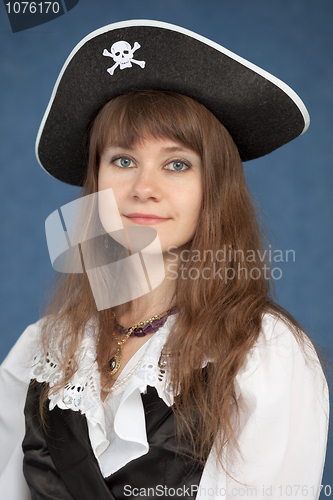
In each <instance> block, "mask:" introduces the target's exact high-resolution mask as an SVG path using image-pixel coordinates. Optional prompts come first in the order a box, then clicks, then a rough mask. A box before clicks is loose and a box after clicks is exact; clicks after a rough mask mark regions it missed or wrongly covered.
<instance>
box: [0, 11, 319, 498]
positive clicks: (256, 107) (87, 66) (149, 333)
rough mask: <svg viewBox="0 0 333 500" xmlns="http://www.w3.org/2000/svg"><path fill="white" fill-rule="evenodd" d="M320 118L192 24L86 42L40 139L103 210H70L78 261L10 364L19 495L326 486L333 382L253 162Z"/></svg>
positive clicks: (10, 488) (114, 29)
mask: <svg viewBox="0 0 333 500" xmlns="http://www.w3.org/2000/svg"><path fill="white" fill-rule="evenodd" d="M139 49H140V50H139ZM110 59H112V60H113V61H111V63H110ZM210 69H211V71H210ZM307 126H308V115H307V111H306V109H305V107H304V105H303V103H302V102H301V101H300V99H299V98H298V96H296V94H294V93H293V91H292V90H291V89H289V87H287V86H286V85H285V84H283V83H282V82H280V81H278V80H277V79H275V78H274V77H272V76H271V75H268V74H267V73H265V72H264V71H263V70H260V69H259V68H256V67H255V66H253V65H251V64H250V63H248V62H247V61H244V60H242V59H241V58H239V57H238V56H235V55H234V54H231V53H230V52H228V51H227V50H226V49H224V48H222V47H220V46H217V45H216V44H214V43H213V42H210V41H208V40H206V39H203V38H202V37H200V36H198V35H196V34H194V33H191V32H188V31H186V30H183V29H182V28H178V27H175V26H171V25H167V24H165V23H158V22H153V21H132V22H131V21H129V22H125V23H118V24H115V25H110V26H106V27H105V28H102V29H100V30H98V31H96V32H94V33H92V34H91V35H89V36H88V37H87V38H86V39H84V40H83V41H82V42H80V44H79V45H78V46H77V47H76V48H75V49H74V51H73V52H72V53H71V55H70V56H69V58H68V60H67V61H66V63H65V66H64V68H63V70H62V72H61V74H60V76H59V79H58V81H57V84H56V87H55V90H54V92H53V95H52V98H51V101H50V104H49V106H48V109H47V112H46V114H45V117H44V119H43V122H42V125H41V129H40V132H39V134H38V139H37V155H38V158H39V161H40V163H41V165H42V166H43V168H45V169H46V170H47V171H48V172H49V173H50V174H51V175H53V176H54V177H56V178H58V179H61V180H63V181H65V182H69V183H71V184H78V185H83V196H84V198H82V200H88V201H89V213H88V215H89V216H88V215H87V213H86V212H85V210H86V206H85V202H84V201H83V202H82V204H81V205H80V207H81V208H82V206H84V209H82V210H83V214H82V213H81V212H80V214H79V216H78V217H76V218H75V217H74V218H72V219H71V218H70V217H69V216H68V213H69V212H68V210H67V211H66V209H65V208H64V207H62V216H63V218H64V221H65V224H66V227H67V237H68V241H69V243H70V244H68V243H67V247H66V246H65V247H64V248H67V250H66V251H63V252H62V254H61V252H60V251H59V247H57V252H55V253H54V252H53V254H52V255H53V257H52V255H51V258H52V261H53V265H54V266H55V268H57V267H58V269H59V270H60V271H62V272H63V273H67V274H63V275H61V277H60V278H61V279H60V283H59V285H58V288H57V291H56V296H55V299H54V300H53V302H52V303H51V304H50V307H49V308H48V310H47V313H46V314H45V316H44V317H43V318H42V319H41V320H40V321H39V322H38V323H37V324H36V325H32V326H30V327H29V328H28V329H27V330H26V331H25V332H24V333H23V335H22V337H21V338H20V340H19V341H18V344H17V345H16V346H15V347H14V349H13V350H12V352H11V353H10V355H9V357H8V358H7V360H6V361H5V362H4V365H3V368H2V374H1V376H2V379H1V381H2V383H3V386H4V389H3V394H4V396H3V401H4V403H5V406H6V408H9V411H8V412H7V414H6V417H4V421H5V422H6V424H5V425H6V426H7V427H6V428H5V429H6V432H5V434H6V439H7V442H8V445H7V443H6V442H5V447H6V449H8V455H7V456H6V460H7V461H8V463H7V468H5V471H4V476H3V477H4V478H5V479H4V480H3V485H4V488H6V489H5V490H2V491H6V495H7V496H6V498H20V499H22V498H29V494H28V489H27V488H28V487H29V489H30V492H31V495H32V498H36V499H37V498H38V499H46V498H59V499H60V498H61V499H73V498H75V499H76V498H80V499H84V498H87V499H88V498H89V499H90V498H98V499H99V498H101V499H104V498H105V499H113V498H116V499H119V498H136V497H138V496H140V497H150V498H167V497H170V496H180V497H181V496H184V497H188V498H211V497H212V498H219V497H222V498H227V499H230V498H241V497H244V496H246V495H252V496H254V497H255V498H266V497H269V496H270V497H273V498H278V497H282V498H284V497H286V496H288V497H291V498H298V496H297V495H299V488H296V487H295V485H300V488H301V489H302V492H303V493H302V494H305V491H306V494H307V498H313V499H314V498H318V496H319V484H320V480H321V476H322V471H323V464H324V457H325V448H326V439H327V421H328V396H327V385H326V381H325V378H324V376H323V373H322V369H321V366H320V363H319V361H318V358H317V356H316V353H315V350H314V348H313V346H312V344H311V342H310V341H309V339H308V338H307V337H306V336H305V334H304V333H303V332H301V330H300V328H299V326H298V324H297V323H296V321H295V320H294V319H293V318H292V317H291V316H290V315H289V314H288V313H287V312H285V311H283V310H282V309H281V308H280V307H279V306H277V305H276V304H275V303H274V302H273V301H272V299H271V298H270V294H269V284H270V282H269V274H268V275H267V270H268V269H269V268H268V265H267V264H268V263H264V262H262V260H261V259H262V255H264V247H263V243H262V239H261V236H260V231H259V227H258V223H257V221H256V216H255V210H254V208H253V203H252V201H251V198H250V195H249V192H248V190H247V187H246V183H245V180H244V175H243V170H242V164H241V158H242V159H243V160H247V159H252V158H256V157H258V156H261V155H263V154H267V153H268V152H270V151H273V150H274V149H276V148H277V147H279V146H281V145H283V144H284V143H286V142H288V141H289V140H291V139H293V138H295V137H297V136H298V135H299V134H300V133H302V132H303V131H305V130H306V128H307ZM84 138H85V141H86V144H87V147H86V148H84V147H83V144H84V143H83V141H84ZM87 165H88V166H87ZM103 193H108V196H109V198H106V200H107V201H106V202H105V203H104V202H103V200H104V194H103ZM105 196H106V195H105ZM90 201H92V209H91V208H90ZM103 203H104V204H103ZM110 207H111V208H110ZM115 207H116V209H117V210H114V208H115ZM67 209H68V207H67ZM91 210H94V212H93V214H91ZM72 212H73V210H72ZM72 212H71V213H72ZM117 212H118V213H117ZM68 217H69V218H68ZM52 220H58V219H52ZM73 221H74V222H76V224H73ZM74 226H75V228H74V229H72V228H73V227H74ZM91 226H92V229H91ZM153 230H155V231H153ZM75 231H76V232H77V233H75ZM87 231H92V232H91V233H90V234H89V233H87ZM77 234H79V236H77ZM82 235H84V236H82ZM87 235H89V236H87ZM156 236H157V237H158V238H156ZM75 238H76V239H75ZM74 242H76V243H79V245H74ZM57 244H59V243H58V242H57ZM147 249H148V250H147ZM51 253H52V252H51V250H50V254H51ZM68 255H69V257H68ZM73 255H74V259H78V260H74V261H73V259H72V257H73ZM160 257H161V258H162V262H163V264H164V272H165V276H164V275H163V278H164V279H161V275H160V266H159V264H160V262H161V259H160ZM57 259H58V260H57ZM80 263H81V267H80ZM71 266H72V267H71ZM110 270H111V271H112V272H111V274H108V273H110ZM115 270H116V271H115ZM140 273H141V274H140ZM163 274H164V273H163ZM110 276H111V277H110ZM143 281H144V285H142V282H143ZM119 297H121V299H119ZM30 381H31V382H30ZM28 386H29V387H28ZM25 397H26V402H25V421H26V424H25V430H24V426H23V418H22V414H21V413H20V410H19V409H18V406H19V404H21V406H22V404H23V401H24V399H25ZM18 401H19V403H18ZM13 424H14V425H13ZM7 429H10V432H8V430H7ZM10 433H11V434H10ZM22 439H23V453H24V458H23V457H22V452H21V449H20V447H21V441H22ZM22 461H23V471H24V477H25V481H26V483H24V480H23V478H22V480H20V481H17V480H16V479H15V481H16V482H15V484H14V483H13V481H12V479H13V475H14V477H15V478H16V477H17V475H18V471H17V464H18V463H22ZM8 478H11V481H10V479H8ZM9 481H10V482H9ZM0 484H1V483H0ZM27 485H28V486H27ZM1 486H2V484H1Z"/></svg>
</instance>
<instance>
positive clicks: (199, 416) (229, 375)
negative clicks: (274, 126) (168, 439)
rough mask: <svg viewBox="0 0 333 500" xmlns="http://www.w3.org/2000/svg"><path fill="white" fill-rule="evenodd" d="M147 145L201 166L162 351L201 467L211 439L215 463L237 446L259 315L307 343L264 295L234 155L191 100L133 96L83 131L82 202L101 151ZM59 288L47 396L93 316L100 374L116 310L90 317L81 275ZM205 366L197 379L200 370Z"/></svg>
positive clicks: (257, 239)
mask: <svg viewBox="0 0 333 500" xmlns="http://www.w3.org/2000/svg"><path fill="white" fill-rule="evenodd" d="M149 137H154V138H168V139H171V140H175V141H178V142H180V143H182V144H184V145H185V146H186V147H188V148H190V149H192V150H193V151H195V152H196V153H197V154H198V155H199V156H200V158H201V160H202V165H203V169H202V171H203V174H202V175H203V178H202V183H203V200H202V208H201V213H200V217H199V221H198V225H197V229H196V233H195V235H194V237H193V239H192V240H191V241H190V242H189V243H188V245H187V254H186V260H184V261H182V265H183V270H184V272H183V274H182V275H179V276H178V278H177V282H176V292H175V297H176V303H177V307H178V310H179V313H178V315H177V317H176V320H175V323H174V325H173V327H172V329H171V332H170V335H169V338H168V341H167V345H166V346H165V348H164V350H165V352H167V354H168V355H169V356H170V357H169V358H168V359H169V365H168V366H169V367H170V371H171V375H170V376H171V384H172V387H173V388H174V391H175V393H179V397H177V398H176V400H175V404H174V410H175V413H176V415H177V416H178V424H179V426H180V430H181V432H182V433H185V434H186V436H188V438H189V439H190V440H191V442H192V444H193V449H194V451H195V453H196V455H197V456H199V457H200V458H202V459H203V458H204V457H206V456H207V454H208V452H209V450H210V448H211V446H212V439H213V438H215V437H216V436H219V439H218V441H217V448H218V450H217V451H218V453H219V456H220V457H221V456H222V449H223V448H224V446H225V445H226V444H227V443H228V444H229V445H230V447H231V449H234V450H235V449H236V448H237V439H236V429H235V420H234V418H235V417H234V416H232V414H231V412H232V410H231V407H232V405H230V403H234V405H233V406H234V407H235V405H236V408H237V399H236V395H235V391H234V382H235V376H236V375H237V373H238V371H239V370H240V368H241V366H242V365H243V363H244V361H245V358H246V356H247V354H248V353H249V350H250V349H251V347H253V345H254V344H255V342H256V340H257V339H258V336H259V333H260V329H261V324H262V318H263V315H264V313H265V312H267V311H270V312H273V313H274V314H276V315H279V316H282V317H283V318H284V319H285V320H286V321H287V322H288V323H289V324H290V325H291V326H292V330H293V332H294V335H295V337H296V338H297V340H298V341H299V342H300V343H303V342H305V341H306V337H305V336H304V335H302V333H301V331H300V328H299V326H298V324H297V323H296V321H295V320H294V319H293V318H292V317H291V316H290V315H289V314H288V313H287V312H286V311H284V310H282V308H280V307H279V306H277V305H276V304H275V303H274V302H273V300H272V298H271V296H270V280H269V279H267V274H265V273H264V272H263V271H264V266H266V269H268V268H269V263H268V262H267V261H264V262H263V256H264V255H265V246H264V242H263V238H262V235H261V231H260V226H259V223H258V218H257V213H256V209H255V207H254V204H253V201H252V199H251V196H250V193H249V191H248V188H247V185H246V182H245V178H244V172H243V167H242V163H241V161H240V157H239V153H238V150H237V148H236V146H235V144H234V142H233V140H232V138H231V137H230V135H229V133H228V132H227V130H226V129H225V128H224V127H223V125H221V123H220V122H219V121H218V120H217V119H216V118H215V116H214V115H213V114H212V113H210V112H209V111H208V110H207V109H206V108H205V107H204V106H202V105H201V104H199V103H198V102H196V101H194V100H192V99H190V98H189V97H186V96H183V95H180V94H175V93H172V92H159V91H137V92H132V93H129V94H126V95H122V96H119V97H117V98H115V99H114V100H112V101H110V102H109V103H107V104H106V105H105V106H104V107H103V109H102V110H101V111H100V113H99V114H98V115H97V117H96V119H95V120H94V121H93V123H92V125H91V127H90V128H89V130H88V132H87V141H88V144H89V147H88V159H87V160H88V168H87V176H86V181H85V184H84V188H83V195H88V194H91V193H94V192H96V191H97V185H98V184H97V181H98V167H99V161H100V155H101V153H102V151H103V149H104V148H105V146H107V145H110V144H112V143H114V144H116V145H117V146H124V147H131V146H132V145H133V144H134V143H135V142H136V141H140V140H142V139H143V138H149ZM249 255H250V256H251V258H247V257H248V256H249ZM184 275H185V276H186V278H185V279H184V278H182V276H183V277H184ZM207 276H209V279H207ZM194 278H195V279H194ZM58 285H59V286H58V288H57V289H56V294H55V296H53V299H52V301H51V305H50V307H49V308H48V310H47V314H48V316H47V318H46V320H45V322H44V326H43V338H44V345H45V348H47V345H48V342H49V339H50V338H51V337H54V336H58V337H57V338H58V340H59V342H58V345H62V346H65V347H64V348H63V349H62V352H60V353H59V362H60V363H61V365H62V367H63V378H62V379H61V380H60V381H59V383H58V384H57V386H56V388H55V389H57V388H59V387H63V386H64V385H65V384H66V383H67V382H68V381H69V380H70V378H71V376H72V375H73V373H74V372H75V370H76V369H77V362H76V353H77V351H78V348H79V346H80V341H81V339H82V336H83V333H84V328H85V325H86V323H87V321H88V320H89V319H90V318H91V317H95V318H96V319H97V322H98V328H99V336H98V340H97V360H98V363H99V366H100V369H101V370H102V367H103V364H104V361H105V359H106V358H107V356H108V355H109V354H110V349H111V346H110V331H112V328H113V321H114V319H113V313H114V310H111V309H107V310H102V311H97V310H96V306H95V303H94V300H93V297H92V293H91V290H90V286H89V282H88V280H87V277H86V275H84V274H83V275H61V276H60V278H59V284H58ZM60 326H61V327H60ZM180 353H181V355H180ZM207 359H209V360H210V362H209V363H208V364H207V366H206V368H205V372H204V380H203V372H202V370H201V369H200V368H201V367H202V366H204V365H205V363H206V361H207ZM69 361H71V362H70V364H69ZM68 367H69V368H68ZM44 398H46V394H45V395H44Z"/></svg>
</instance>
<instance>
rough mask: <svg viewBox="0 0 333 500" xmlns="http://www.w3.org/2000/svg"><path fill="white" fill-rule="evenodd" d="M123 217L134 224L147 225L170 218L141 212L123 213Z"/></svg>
mask: <svg viewBox="0 0 333 500" xmlns="http://www.w3.org/2000/svg"><path fill="white" fill-rule="evenodd" d="M125 217H126V218H127V219H129V220H131V221H132V222H134V223H135V224H143V225H147V226H149V225H154V224H160V223H161V222H165V221H167V220H170V219H169V218H165V217H160V216H159V215H155V214H141V213H137V212H134V213H131V214H128V215H125Z"/></svg>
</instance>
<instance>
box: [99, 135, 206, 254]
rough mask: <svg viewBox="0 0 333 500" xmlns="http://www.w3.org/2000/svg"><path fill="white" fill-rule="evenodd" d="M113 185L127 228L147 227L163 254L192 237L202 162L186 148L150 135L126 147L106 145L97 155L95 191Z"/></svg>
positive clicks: (199, 198) (199, 196)
mask: <svg viewBox="0 0 333 500" xmlns="http://www.w3.org/2000/svg"><path fill="white" fill-rule="evenodd" d="M109 188H112V190H113V193H114V196H115V199H116V202H117V206H118V210H119V213H120V216H121V219H122V222H123V225H124V226H125V227H126V226H139V225H145V226H151V227H154V228H155V229H156V230H157V232H158V235H159V239H160V242H161V247H162V251H163V253H165V252H166V251H167V250H168V248H169V247H171V246H173V247H177V248H178V247H182V246H183V245H185V244H186V243H187V242H188V241H189V240H191V238H192V237H193V235H194V232H195V229H196V226H197V222H198V217H199V213H200V207H201V200H202V164H201V159H200V157H199V156H198V155H197V154H196V153H195V152H194V151H192V150H191V149H188V148H186V147H185V146H183V145H182V144H180V143H178V142H175V141H173V140H170V139H155V138H149V139H147V140H144V141H142V142H138V143H136V144H135V145H134V146H132V147H131V148H129V149H128V148H123V147H117V146H110V147H108V148H106V149H105V150H104V151H103V153H102V155H101V161H100V166H99V174H98V190H99V191H101V190H104V189H109Z"/></svg>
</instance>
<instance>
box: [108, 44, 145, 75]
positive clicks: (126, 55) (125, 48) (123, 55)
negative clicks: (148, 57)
mask: <svg viewBox="0 0 333 500" xmlns="http://www.w3.org/2000/svg"><path fill="white" fill-rule="evenodd" d="M140 47H141V45H140V44H139V43H138V42H135V44H134V45H133V48H131V46H130V44H129V43H128V42H125V41H124V40H122V41H120V42H115V43H114V44H113V45H112V46H111V52H109V51H108V50H107V49H104V50H103V56H107V57H112V59H113V60H114V62H115V64H114V65H113V66H112V67H111V68H108V69H107V71H108V73H110V75H113V73H114V71H115V69H116V68H117V67H118V66H120V69H125V68H131V67H132V63H135V64H138V65H139V66H140V67H141V68H144V67H145V65H146V62H145V61H137V60H136V59H133V54H134V52H135V51H136V50H138V49H139V48H140Z"/></svg>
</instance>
